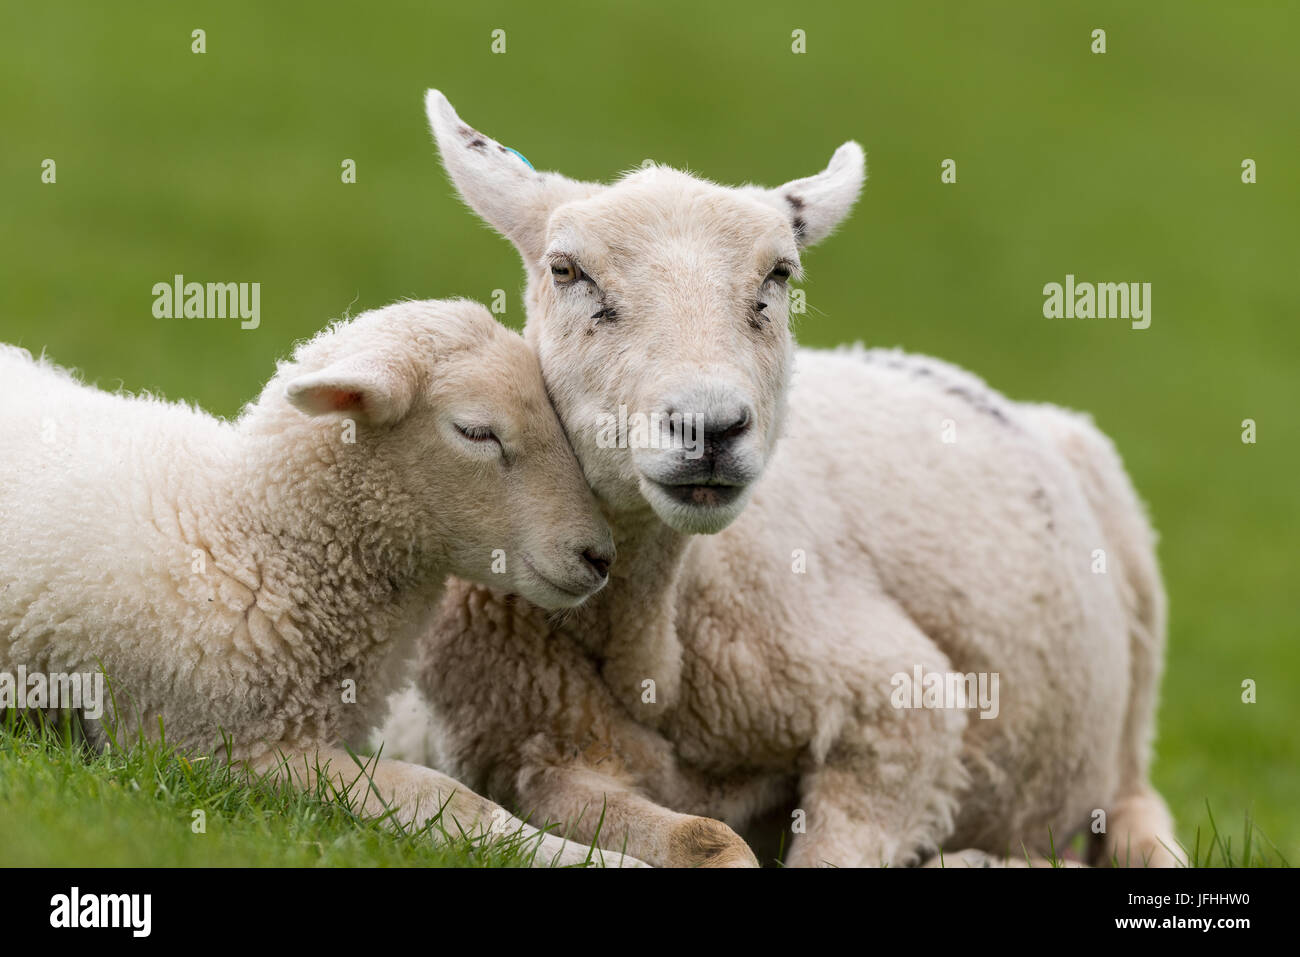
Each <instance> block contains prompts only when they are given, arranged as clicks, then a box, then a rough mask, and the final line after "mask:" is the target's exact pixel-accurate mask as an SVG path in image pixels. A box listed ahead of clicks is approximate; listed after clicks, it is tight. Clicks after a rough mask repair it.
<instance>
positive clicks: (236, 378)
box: [0, 0, 1300, 861]
mask: <svg viewBox="0 0 1300 957" xmlns="http://www.w3.org/2000/svg"><path fill="white" fill-rule="evenodd" d="M4 20H5V23H4V29H3V31H2V32H0V89H3V114H2V115H0V116H2V119H3V123H2V125H0V135H2V136H3V141H4V145H3V149H2V150H0V173H2V175H0V183H3V195H2V202H0V223H2V224H3V236H4V240H5V242H4V258H3V273H2V275H3V282H2V283H0V339H3V340H4V341H8V342H16V343H20V344H22V345H24V346H26V347H28V348H30V349H33V350H36V351H39V350H41V349H46V350H48V352H49V354H50V355H51V356H53V357H54V358H55V359H56V360H57V361H59V362H60V363H62V364H64V365H68V366H73V367H76V368H79V369H81V370H83V372H84V373H85V374H86V376H87V377H88V378H90V379H93V380H97V381H98V382H99V383H100V384H101V385H104V386H108V387H116V386H118V385H119V384H121V385H124V386H125V387H126V388H128V389H149V390H151V391H155V392H158V393H161V394H163V395H166V396H168V397H172V398H178V399H180V398H184V399H190V400H194V401H196V402H198V403H200V404H201V405H203V406H204V407H206V408H208V409H210V410H212V411H214V412H216V413H219V414H222V415H231V414H234V413H235V412H236V411H237V410H238V408H239V406H240V405H241V404H242V403H243V402H244V401H245V400H247V399H248V398H250V397H252V396H253V395H254V394H255V393H256V391H257V390H258V388H259V386H260V385H261V383H262V382H263V381H264V380H265V379H266V378H267V377H268V376H269V374H270V373H271V371H272V370H273V363H274V360H275V358H276V357H278V356H282V355H284V354H285V353H286V352H287V351H288V350H289V348H290V345H291V343H292V342H293V341H294V340H295V339H298V338H300V337H303V336H307V335H309V334H311V333H313V332H314V331H315V330H317V329H318V328H320V327H321V326H322V325H323V324H325V323H326V322H327V320H329V319H330V318H332V317H336V316H339V315H341V314H342V313H343V312H344V311H345V310H349V311H350V312H352V313H353V314H355V313H356V312H359V311H361V310H363V309H366V308H369V307H373V306H378V305H381V304H384V303H386V302H389V301H391V300H393V299H396V298H399V297H434V296H444V295H465V296H470V297H473V298H476V299H480V300H483V301H487V300H488V299H490V297H491V295H492V290H494V289H504V290H506V292H507V303H508V307H509V311H508V314H507V315H506V316H505V318H506V320H507V321H508V322H509V323H511V324H512V325H516V326H518V325H520V324H522V320H523V316H522V313H521V307H520V295H519V291H520V288H521V285H522V275H521V272H520V267H519V263H518V261H517V259H516V256H515V253H514V251H513V249H512V248H511V247H510V246H509V245H508V244H507V243H506V242H505V241H504V240H502V239H499V238H498V237H496V236H495V235H494V234H493V233H491V232H490V231H489V230H487V229H486V228H485V227H483V226H482V225H480V224H479V222H478V221H477V220H476V219H475V218H474V217H473V216H472V215H471V214H470V213H468V212H467V211H466V210H465V209H463V208H462V207H461V205H460V204H459V202H458V201H457V200H456V199H455V198H454V196H453V194H452V192H451V188H450V186H449V184H448V183H447V181H446V180H445V179H444V177H443V175H442V173H441V171H440V169H439V166H438V164H437V161H436V157H435V152H434V149H433V146H432V143H431V139H430V136H429V134H428V131H427V128H426V123H425V119H424V115H423V109H422V102H421V101H422V95H423V92H424V90H425V88H426V87H429V86H438V87H440V88H441V89H443V90H444V91H445V92H446V93H447V94H448V96H449V97H450V99H451V100H452V102H453V103H454V104H455V106H456V107H457V109H458V110H459V112H460V113H461V115H462V116H463V117H464V118H465V119H466V121H467V122H469V123H471V124H474V125H476V126H478V127H479V128H480V129H482V130H484V131H485V132H487V133H488V134H489V135H491V136H494V137H496V138H497V139H500V140H502V141H503V142H506V143H508V144H510V145H513V146H515V147H516V148H518V149H519V150H520V151H521V152H523V153H524V154H525V155H526V156H527V157H528V158H529V159H530V160H531V161H532V162H533V163H534V164H535V165H536V166H537V167H538V168H543V169H544V168H552V169H558V170H561V171H563V172H565V173H568V174H569V175H571V176H577V177H581V178H589V179H607V178H609V177H611V176H613V175H614V174H616V173H617V172H618V171H620V170H623V169H626V168H628V167H631V166H634V165H636V164H638V163H640V162H641V161H642V160H643V159H645V158H653V159H655V160H657V161H660V162H665V163H669V164H672V165H676V166H682V167H689V168H690V169H691V170H693V171H695V172H697V173H699V174H701V175H704V176H707V177H709V178H712V179H716V180H719V181H721V182H726V183H738V182H743V181H747V180H748V181H754V182H759V183H765V184H776V183H779V182H782V181H784V180H787V179H790V178H793V177H797V176H802V175H806V174H809V173H812V172H814V171H816V170H818V169H821V168H822V167H823V166H824V164H825V162H826V160H827V159H828V158H829V156H830V154H831V152H832V151H833V150H834V148H835V147H836V146H837V145H839V144H840V143H841V142H842V141H844V140H846V139H850V138H853V139H857V140H859V141H860V142H861V143H862V144H863V145H864V146H865V148H866V149H867V152H868V165H869V170H870V179H869V182H868V184H867V188H866V191H865V193H864V196H863V199H862V201H861V202H860V204H859V206H858V208H857V210H856V212H855V213H854V215H853V217H852V219H851V220H850V221H849V222H848V223H847V224H846V225H845V226H844V227H843V228H842V229H841V230H840V232H839V233H838V234H837V235H836V236H834V237H832V238H831V239H830V240H828V241H827V242H826V243H825V244H824V245H823V246H822V247H819V248H816V249H814V250H812V251H811V252H810V253H809V254H808V255H807V256H806V257H805V266H806V268H807V271H808V274H809V278H808V281H807V282H806V283H805V287H806V289H807V292H808V299H809V304H810V307H811V308H810V314H809V315H807V316H805V317H803V320H802V321H801V323H800V326H799V330H798V331H799V336H800V339H801V340H802V341H803V342H804V343H807V344H814V345H830V344H834V343H839V342H845V341H850V340H857V339H862V340H864V341H866V342H868V343H871V344H880V345H902V346H904V347H905V348H907V349H910V350H914V351H919V352H927V353H933V354H935V355H938V356H942V357H944V358H946V359H948V360H951V361H953V362H956V363H958V364H961V365H964V366H966V367H968V368H970V369H972V370H973V371H975V372H977V373H979V374H980V375H982V376H984V377H985V378H987V379H988V380H989V381H990V382H991V383H992V384H993V385H994V386H996V387H998V388H1000V389H1001V390H1003V391H1005V392H1006V393H1007V394H1009V395H1010V396H1012V397H1016V398H1027V399H1038V400H1050V401H1053V402H1058V403H1061V404H1064V405H1069V406H1074V407H1077V408H1082V409H1087V410H1089V411H1091V412H1092V413H1093V414H1094V415H1095V416H1096V418H1097V421H1098V423H1099V424H1100V425H1101V426H1102V428H1103V429H1104V430H1106V431H1107V432H1108V433H1109V434H1110V435H1112V436H1113V437H1114V438H1115V440H1116V442H1117V443H1118V445H1119V447H1120V450H1121V452H1122V453H1123V454H1124V456H1125V459H1126V461H1127V463H1128V465H1129V468H1130V470H1131V472H1132V474H1133V477H1134V479H1135V481H1136V483H1137V485H1138V488H1139V490H1140V491H1141V493H1142V494H1143V496H1144V497H1145V498H1146V499H1147V500H1148V501H1149V502H1150V505H1151V509H1152V512H1153V515H1154V520H1155V524H1156V526H1157V528H1158V529H1159V530H1160V532H1161V535H1162V544H1161V558H1162V561H1163V566H1164V571H1165V575H1166V579H1167V584H1168V589H1169V592H1170V598H1171V611H1172V626H1171V634H1170V641H1169V656H1168V668H1167V678H1166V681H1165V686H1164V695H1163V704H1162V708H1161V716H1160V735H1159V741H1158V760H1157V765H1156V771H1155V778H1156V783H1157V785H1158V786H1159V787H1160V789H1161V790H1162V791H1163V792H1164V793H1165V795H1166V796H1167V797H1168V799H1169V801H1170V803H1171V805H1172V807H1173V810H1174V813H1175V815H1176V817H1177V819H1178V822H1179V825H1180V836H1182V837H1183V838H1184V839H1185V840H1188V841H1190V840H1192V839H1193V836H1194V831H1195V828H1196V827H1197V826H1198V825H1204V824H1205V822H1206V812H1205V802H1206V801H1207V800H1208V801H1209V802H1210V803H1211V805H1212V807H1213V809H1214V814H1215V817H1216V818H1217V819H1218V820H1219V822H1220V825H1221V826H1224V827H1226V828H1227V829H1229V830H1233V831H1239V830H1240V825H1241V822H1242V821H1243V819H1244V815H1245V814H1246V813H1247V812H1248V811H1250V810H1251V809H1252V808H1253V811H1254V814H1255V817H1256V819H1257V820H1258V823H1259V824H1260V826H1261V827H1262V828H1263V830H1264V831H1265V832H1266V833H1267V834H1268V835H1269V836H1270V837H1271V838H1272V839H1273V841H1274V842H1276V844H1277V845H1278V846H1279V847H1280V848H1282V850H1283V851H1284V852H1285V853H1286V855H1287V856H1288V857H1289V858H1290V859H1291V860H1292V861H1295V860H1297V859H1300V819H1297V816H1296V813H1295V812H1296V808H1297V804H1300V802H1298V801H1297V798H1298V797H1300V787H1298V785H1300V737H1298V734H1297V727H1298V726H1300V647H1298V644H1297V638H1298V637H1300V635H1298V634H1297V632H1298V631H1300V629H1298V627H1297V621H1298V617H1297V611H1298V610H1300V608H1298V606H1300V587H1297V524H1298V523H1297V487H1296V474H1297V466H1300V456H1298V455H1297V452H1296V443H1297V438H1298V430H1297V425H1296V419H1297V414H1298V413H1300V408H1298V403H1297V398H1298V393H1300V389H1298V388H1297V381H1296V380H1297V365H1298V364H1300V329H1298V327H1297V324H1296V319H1297V315H1296V311H1297V310H1296V305H1297V295H1296V282H1297V273H1298V272H1300V270H1298V269H1297V253H1298V252H1300V244H1298V243H1297V235H1296V226H1297V212H1300V186H1298V179H1297V164H1298V163H1300V125H1298V124H1297V112H1296V107H1297V94H1298V93H1300V83H1298V82H1297V81H1298V79H1300V68H1298V67H1297V58H1296V56H1295V49H1296V43H1297V27H1298V26H1300V7H1298V6H1297V5H1295V4H1284V3H1280V2H1279V3H1243V4H1235V5H1231V6H1229V5H1224V4H1219V3H1208V2H1197V3H1192V2H1167V3H1142V4H1133V3H1122V2H1092V3H1088V4H1086V5H1083V4H1059V3H1053V4H1044V3H1037V2H1029V0H1025V2H1015V3H972V4H960V3H951V4H934V3H897V4H859V5H846V4H843V3H835V4H832V3H817V2H809V3H803V4H800V5H788V4H786V5H780V6H778V5H770V6H766V7H763V6H760V5H758V4H754V3H741V2H728V3H707V4H706V3H700V2H680V0H660V2H656V3H655V4H653V5H652V6H650V5H647V7H646V9H644V10H638V9H634V8H633V7H631V6H630V5H628V6H624V5H613V4H605V3H595V2H569V3H564V4H560V5H555V4H536V3H533V4H524V3H510V4H504V3H382V2H373V3H366V4H350V3H316V4H312V5H310V6H298V5H294V6H293V7H292V8H290V9H272V8H271V5H268V4H264V3H256V2H247V0H222V2H220V3H189V4H176V3H174V2H152V0H151V2H133V3H131V4H129V5H107V4H90V3H77V4H70V3H61V2H57V0H56V2H46V3H42V4H21V5H17V4H16V5H11V6H10V7H9V8H8V10H7V12H6V16H5V18H4ZM1096 28H1102V29H1105V30H1106V32H1107V52H1106V53H1105V54H1102V55H1097V54H1093V53H1091V52H1090V45H1091V42H1092V40H1091V36H1090V34H1091V31H1092V30H1093V29H1096ZM195 29H203V30H205V31H206V43H207V52H206V53H204V54H201V55H199V54H195V53H192V52H191V42H192V41H191V31H193V30H195ZM494 29H503V30H505V31H506V52H505V53H504V54H493V53H492V52H491V50H490V45H491V31H492V30H494ZM794 29H802V30H804V31H806V36H807V52H806V53H804V54H802V55H796V54H794V53H792V52H791V32H792V31H793V30H794ZM1247 157H1249V158H1251V159H1254V160H1255V161H1256V163H1257V164H1258V180H1259V181H1258V183H1257V184H1255V185H1244V184H1243V183H1242V182H1241V178H1240V174H1241V162H1242V160H1243V159H1244V158H1247ZM46 158H52V159H54V160H55V161H56V162H57V183H55V184H53V185H47V184H43V183H42V182H41V178H40V174H41V162H42V160H44V159H46ZM347 158H350V159H353V160H355V161H356V164H357V182H356V183H355V184H353V185H345V184H343V183H342V182H341V179H340V172H341V167H340V164H341V163H342V162H343V160H344V159H347ZM945 158H953V159H955V160H956V161H957V173H958V181H957V183H956V184H955V185H943V184H941V183H940V163H941V161H942V160H943V159H945ZM1067 272H1068V273H1073V274H1074V275H1075V276H1076V277H1078V278H1079V279H1080V280H1091V281H1125V280H1128V281H1147V282H1151V283H1152V284H1153V302H1152V304H1153V321H1152V324H1151V327H1150V328H1149V329H1147V330H1145V331H1133V330H1130V329H1129V328H1128V324H1127V323H1125V322H1122V321H1103V320H1093V321H1083V320H1077V321H1068V320H1049V319H1044V318H1043V317H1042V303H1043V295H1042V287H1043V285H1044V284H1045V283H1047V282H1053V281H1054V282H1063V281H1064V277H1065V274H1066V273H1067ZM175 273H183V274H184V275H185V276H186V277H187V278H188V279H193V280H198V281H208V280H214V281H216V280H220V281H248V282H253V281H256V282H260V283H261V284H262V322H261V327H260V328H259V329H257V330H255V331H241V330H240V329H239V328H238V323H237V322H235V321H232V320H225V321H221V320H216V321H205V320H196V319H189V320H185V319H181V320H171V321H169V320H159V319H155V318H153V316H152V314H151V306H152V302H153V297H152V293H151V287H152V285H153V284H154V283H155V282H159V281H170V278H171V277H172V276H173V274H175ZM1245 418H1253V419H1255V420H1256V422H1257V423H1258V443H1257V444H1255V445H1245V444H1243V443H1242V441H1241V422H1242V420H1243V419H1245ZM0 467H3V466H2V464H0ZM2 533H3V532H2V530H0V534H2ZM1247 678H1250V679H1254V680H1255V681H1256V682H1257V684H1258V692H1257V694H1258V702H1257V703H1255V704H1243V703H1242V701H1241V683H1242V681H1243V680H1244V679H1247Z"/></svg>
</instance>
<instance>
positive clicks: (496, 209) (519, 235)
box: [424, 90, 601, 265]
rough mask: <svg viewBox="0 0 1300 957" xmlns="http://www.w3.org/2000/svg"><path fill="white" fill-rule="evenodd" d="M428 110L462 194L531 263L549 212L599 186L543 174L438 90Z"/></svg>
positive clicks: (428, 99) (445, 160)
mask: <svg viewBox="0 0 1300 957" xmlns="http://www.w3.org/2000/svg"><path fill="white" fill-rule="evenodd" d="M424 108H425V111H426V112H427V113H428V114H429V125H430V126H431V127H432V128H433V138H434V139H435V140H436V141H437V143H438V152H439V153H440V154H441V155H442V164H443V166H444V167H446V169H447V175H448V176H450V177H451V181H452V182H453V183H454V184H455V185H456V189H457V190H458V191H459V192H460V195H461V198H462V199H463V200H465V202H466V204H468V205H469V207H470V208H471V209H473V210H474V212H476V213H478V214H479V215H480V216H482V217H483V219H484V220H486V221H487V223H488V224H489V225H490V226H492V227H493V228H494V229H496V230H497V232H499V233H501V234H502V235H503V236H505V237H506V238H507V239H509V240H510V241H511V242H513V243H514V244H515V246H516V247H517V248H518V249H519V252H520V255H522V256H523V257H524V261H525V262H526V263H528V264H529V265H533V264H535V263H536V262H537V261H538V260H539V259H541V257H542V253H544V252H545V251H546V250H545V245H546V222H547V220H548V219H549V218H550V215H551V211H552V210H554V209H555V208H556V207H557V206H560V205H561V204H563V203H567V202H569V201H571V200H575V199H582V198H584V197H586V196H590V195H592V194H593V193H595V192H596V191H598V190H599V189H601V187H600V186H599V185H598V184H596V183H581V182H578V181H576V180H571V179H569V178H567V177H565V176H561V175H560V174H559V173H539V172H538V171H537V170H535V169H533V167H532V164H531V163H529V162H528V160H526V159H524V158H523V156H522V155H521V154H520V153H518V152H516V151H515V150H513V149H511V148H509V147H507V146H503V145H502V144H500V143H498V142H497V141H496V140H494V139H492V138H491V137H489V136H485V135H484V134H482V133H480V132H479V131H478V130H476V129H474V128H473V127H472V126H470V125H469V124H467V123H465V122H464V121H463V120H462V119H461V118H460V117H459V116H457V115H456V111H455V110H454V109H452V106H451V104H450V103H449V102H447V98H446V97H445V96H443V95H442V93H441V92H439V91H438V90H430V91H429V92H428V93H426V94H425V96H424Z"/></svg>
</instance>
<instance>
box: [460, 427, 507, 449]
mask: <svg viewBox="0 0 1300 957" xmlns="http://www.w3.org/2000/svg"><path fill="white" fill-rule="evenodd" d="M456 431H457V432H459V433H460V434H461V435H463V436H465V438H467V439H469V440H470V441H471V442H495V443H496V444H497V445H500V444H501V440H500V439H498V438H497V436H496V433H495V432H493V431H492V430H491V429H490V428H488V427H487V426H486V425H459V424H456Z"/></svg>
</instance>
